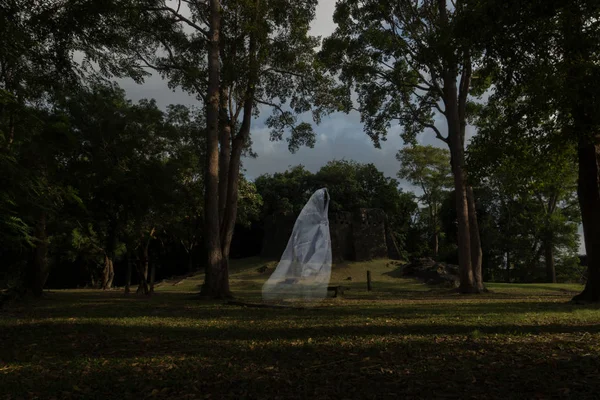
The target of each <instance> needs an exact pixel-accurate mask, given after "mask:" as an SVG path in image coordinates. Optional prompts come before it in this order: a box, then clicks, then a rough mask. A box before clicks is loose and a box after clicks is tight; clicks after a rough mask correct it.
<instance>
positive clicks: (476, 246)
mask: <svg viewBox="0 0 600 400" xmlns="http://www.w3.org/2000/svg"><path fill="white" fill-rule="evenodd" d="M467 201H468V207H469V229H470V237H471V267H472V268H473V280H474V282H473V284H474V285H475V287H476V291H477V292H478V293H481V292H485V291H486V288H485V286H484V285H483V271H482V258H483V252H482V251H481V238H480V236H479V222H478V221H477V208H476V207H475V195H474V193H473V188H472V187H471V186H468V187H467Z"/></svg>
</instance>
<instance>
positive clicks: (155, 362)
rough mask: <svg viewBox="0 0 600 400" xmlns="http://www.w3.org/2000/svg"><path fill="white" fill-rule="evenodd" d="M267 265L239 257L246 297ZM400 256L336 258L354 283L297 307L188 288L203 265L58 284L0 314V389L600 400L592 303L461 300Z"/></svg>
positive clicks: (164, 395)
mask: <svg viewBox="0 0 600 400" xmlns="http://www.w3.org/2000/svg"><path fill="white" fill-rule="evenodd" d="M263 265H265V262H263V261H261V260H258V259H249V260H243V261H238V262H236V263H235V264H234V265H233V267H232V269H233V272H232V276H231V281H232V288H233V290H234V291H235V293H236V294H237V295H238V297H239V298H240V299H243V300H248V301H257V300H258V299H259V298H260V287H261V284H262V282H264V280H265V279H266V278H267V277H268V273H264V274H260V273H259V272H257V271H256V270H257V268H258V267H260V266H263ZM269 265H270V264H269ZM396 268H397V266H395V265H391V264H389V263H388V262H386V261H374V262H371V263H354V264H348V265H343V266H337V267H335V269H334V272H333V276H332V282H338V283H343V284H344V285H345V286H348V287H350V288H351V290H350V291H348V292H347V293H346V295H345V297H344V298H342V299H340V298H337V299H332V298H330V299H327V300H326V301H325V302H323V304H321V305H320V306H318V307H314V308H309V309H304V310H292V309H258V308H243V307H238V306H229V305H225V304H223V303H222V302H205V301H198V300H194V299H192V296H193V294H194V293H195V292H196V291H197V290H198V285H199V284H200V283H201V282H202V277H201V276H198V277H192V278H188V279H187V280H185V281H183V282H181V283H179V284H177V285H174V284H173V282H165V283H163V284H161V285H159V286H158V287H157V293H156V294H155V295H154V296H153V297H151V298H144V297H140V296H135V295H131V296H129V297H126V296H125V295H123V293H122V291H118V290H114V291H108V292H100V291H91V290H69V291H53V292H50V293H48V295H47V296H46V297H45V298H44V299H43V300H41V301H38V302H31V303H28V304H18V305H15V306H12V307H10V308H8V309H5V310H0V344H1V345H0V399H13V398H15V399H16V398H43V399H49V398H56V399H68V398H89V399H94V398H98V399H102V398H115V399H118V398H133V397H135V398H138V399H141V398H149V399H159V398H160V399H377V400H381V399H405V398H442V399H443V398H460V399H470V398H486V399H512V398H514V399H519V398H523V399H532V398H533V399H550V398H572V399H598V398H600V353H599V351H600V308H599V307H596V306H575V305H572V304H569V303H568V300H569V299H570V297H571V296H572V295H573V294H574V293H575V292H576V291H577V290H580V289H581V287H579V286H577V285H550V284H540V285H506V284H490V285H489V287H490V288H491V289H492V291H493V293H490V294H486V295H482V296H479V297H475V296H468V297H465V296H459V295H457V294H454V293H452V292H450V291H449V290H448V289H431V288H430V287H426V286H424V285H422V284H420V283H418V282H416V281H414V280H407V279H403V278H401V277H400V276H399V274H398V271H397V270H396ZM367 269H369V270H371V271H372V275H373V289H374V290H373V291H372V292H367V291H366V284H365V280H366V276H365V275H366V270H367ZM348 277H352V280H346V279H347V278H348Z"/></svg>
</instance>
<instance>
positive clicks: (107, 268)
mask: <svg viewBox="0 0 600 400" xmlns="http://www.w3.org/2000/svg"><path fill="white" fill-rule="evenodd" d="M109 254H110V253H109V252H106V253H104V270H103V271H102V289H103V290H106V289H110V288H112V282H113V279H114V277H115V268H114V264H113V260H112V258H111V256H110V255H109Z"/></svg>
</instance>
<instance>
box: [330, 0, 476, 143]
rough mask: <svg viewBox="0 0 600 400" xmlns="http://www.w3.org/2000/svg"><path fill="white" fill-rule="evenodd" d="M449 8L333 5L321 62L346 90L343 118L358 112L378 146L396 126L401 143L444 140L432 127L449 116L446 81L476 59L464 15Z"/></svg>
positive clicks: (355, 0) (389, 2)
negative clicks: (353, 97) (430, 134)
mask: <svg viewBox="0 0 600 400" xmlns="http://www.w3.org/2000/svg"><path fill="white" fill-rule="evenodd" d="M447 3H449V2H446V1H442V2H434V1H423V2H408V1H407V2H398V1H394V0H382V1H380V0H367V1H363V0H342V1H338V2H337V3H336V9H335V13H334V22H335V23H336V24H337V25H338V26H337V29H336V30H335V32H334V33H333V35H331V36H330V37H329V38H327V39H326V40H325V41H324V44H323V49H322V51H321V54H320V55H321V59H322V62H323V63H324V64H325V65H327V67H328V68H329V69H330V71H331V72H332V73H334V74H338V75H339V79H340V80H341V82H342V83H343V84H344V85H345V86H346V93H347V96H348V100H347V103H348V104H347V108H346V109H345V111H350V110H351V109H355V108H356V109H358V111H359V112H360V113H361V118H362V122H363V123H364V125H365V131H366V133H367V134H368V135H369V136H370V137H371V139H372V140H373V142H374V143H375V145H376V146H379V145H380V141H382V140H385V138H386V135H387V133H388V130H389V129H390V128H391V126H392V124H393V123H398V124H399V125H400V126H401V127H402V138H403V139H404V141H405V142H406V143H415V139H416V135H417V134H419V133H421V132H422V131H423V130H424V129H432V130H433V131H434V132H435V133H436V135H437V136H438V137H439V138H441V139H443V140H445V139H446V138H445V137H444V136H442V134H441V132H440V131H439V130H438V129H437V128H436V126H435V121H434V116H435V114H436V113H439V114H443V115H446V110H445V109H444V107H443V105H442V98H443V96H444V93H445V92H444V90H445V89H448V88H446V87H445V85H444V79H445V77H447V76H448V74H450V75H451V76H452V78H455V77H457V76H459V75H460V74H461V73H463V72H464V70H465V69H467V68H469V67H468V66H467V65H466V64H465V65H462V64H463V61H464V60H465V59H474V58H476V57H477V56H478V53H477V52H475V51H474V47H473V46H472V45H471V44H472V43H471V42H470V41H469V38H468V37H467V36H465V35H463V34H462V33H461V32H460V30H459V28H460V26H461V25H460V21H462V20H463V19H464V18H466V16H464V15H463V14H466V13H467V11H468V9H467V8H466V7H463V6H459V7H454V6H452V5H450V4H447ZM440 5H441V6H440ZM461 5H462V3H461ZM441 9H443V10H444V13H445V14H446V16H442V14H441ZM469 47H473V48H469ZM351 90H354V91H355V92H356V94H357V97H358V99H357V102H358V106H353V105H352V102H351V101H350V99H349V98H350V93H351ZM453 101H455V102H456V99H454V100H453ZM446 106H447V104H446ZM449 112H452V111H449Z"/></svg>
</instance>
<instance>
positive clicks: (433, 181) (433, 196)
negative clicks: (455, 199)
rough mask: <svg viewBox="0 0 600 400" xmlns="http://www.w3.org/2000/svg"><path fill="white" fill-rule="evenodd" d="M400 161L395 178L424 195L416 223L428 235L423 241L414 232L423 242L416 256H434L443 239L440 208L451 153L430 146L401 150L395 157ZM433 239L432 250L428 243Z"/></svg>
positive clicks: (449, 176)
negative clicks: (415, 187)
mask: <svg viewBox="0 0 600 400" xmlns="http://www.w3.org/2000/svg"><path fill="white" fill-rule="evenodd" d="M396 159H397V160H398V161H399V162H400V170H399V171H398V177H399V178H401V179H406V180H407V181H408V182H410V183H411V184H413V185H415V186H417V187H419V188H420V189H421V190H422V191H423V194H422V195H421V197H420V198H419V200H420V201H421V203H422V204H423V205H424V206H425V207H423V208H422V209H421V210H420V213H419V221H417V225H418V224H419V223H420V224H422V225H423V227H424V230H426V231H427V232H428V235H427V237H426V238H423V237H422V234H419V232H417V231H415V232H414V234H415V235H417V236H418V237H419V240H420V239H425V240H422V243H420V244H419V245H418V246H419V249H415V253H416V254H418V255H425V254H427V253H429V254H427V255H431V254H432V253H433V255H437V252H438V246H439V241H440V239H443V233H442V232H441V224H440V208H441V206H442V203H443V201H444V199H445V198H446V196H447V191H448V190H449V189H450V188H451V187H452V184H453V182H452V173H451V169H450V152H449V151H448V150H445V149H440V148H437V147H432V146H412V147H404V148H403V149H402V150H400V151H399V152H398V154H397V155H396ZM432 239H433V248H430V246H429V245H430V244H431V243H432Z"/></svg>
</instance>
